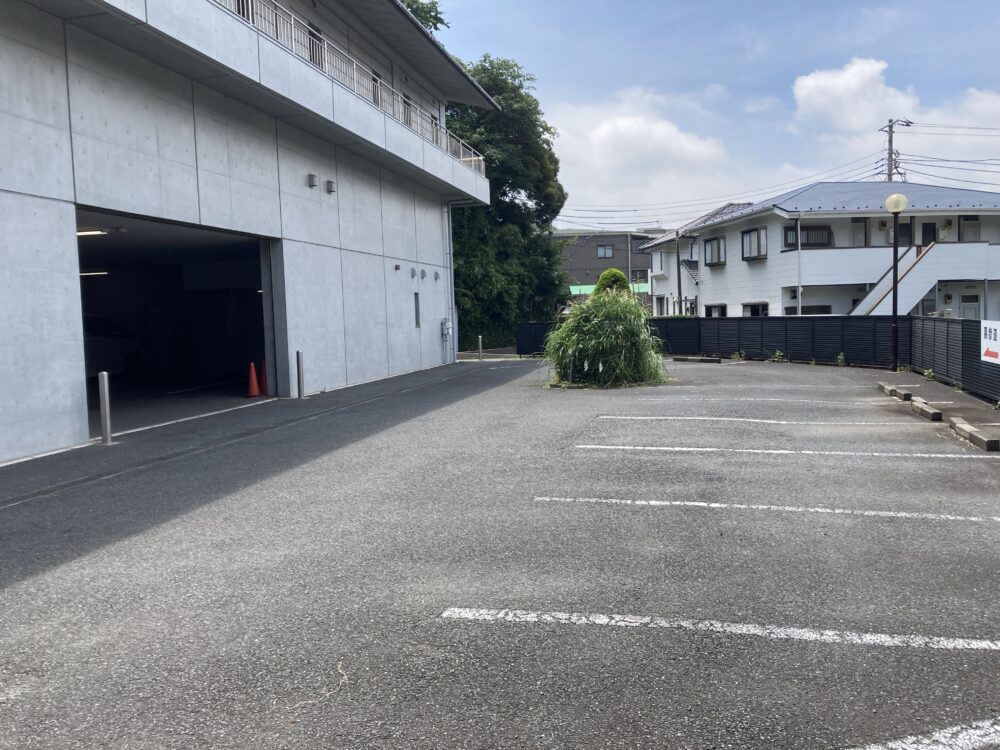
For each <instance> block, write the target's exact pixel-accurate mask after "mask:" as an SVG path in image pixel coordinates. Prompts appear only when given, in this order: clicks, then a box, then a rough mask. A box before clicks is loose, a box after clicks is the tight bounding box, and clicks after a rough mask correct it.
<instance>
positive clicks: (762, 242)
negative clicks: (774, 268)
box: [741, 227, 767, 260]
mask: <svg viewBox="0 0 1000 750" xmlns="http://www.w3.org/2000/svg"><path fill="white" fill-rule="evenodd" d="M741 236H742V239H743V260H762V259H764V258H766V257H767V227H755V228H753V229H748V230H746V231H745V232H743V233H742V235H741Z"/></svg>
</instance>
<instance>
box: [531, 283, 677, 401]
mask: <svg viewBox="0 0 1000 750" xmlns="http://www.w3.org/2000/svg"><path fill="white" fill-rule="evenodd" d="M605 273H607V272H605ZM619 273H620V272H619ZM622 278H624V275H623V276H622ZM647 317H648V313H647V312H646V309H645V308H644V307H643V305H642V303H641V302H639V300H637V299H636V298H635V296H634V295H633V294H632V293H631V292H628V291H622V290H619V289H609V290H606V291H604V292H603V293H602V294H597V293H596V292H595V293H594V294H593V295H592V296H591V297H590V299H588V300H587V301H586V302H583V303H581V304H579V305H576V306H575V307H574V308H573V309H572V311H571V312H570V314H569V317H568V318H567V319H566V320H565V322H563V323H562V324H561V325H559V326H557V327H556V328H555V329H554V330H553V331H552V332H551V333H549V335H548V338H547V339H546V341H545V359H546V360H547V361H548V362H549V364H550V365H551V366H552V368H553V370H555V377H556V381H557V382H559V383H576V384H584V385H593V386H597V387H602V388H611V387H613V386H620V385H637V384H639V383H663V382H664V381H666V375H665V374H664V372H663V358H662V356H661V354H660V351H661V348H660V340H659V339H658V338H656V337H655V336H654V335H653V334H652V332H651V331H650V330H649V323H648V321H647Z"/></svg>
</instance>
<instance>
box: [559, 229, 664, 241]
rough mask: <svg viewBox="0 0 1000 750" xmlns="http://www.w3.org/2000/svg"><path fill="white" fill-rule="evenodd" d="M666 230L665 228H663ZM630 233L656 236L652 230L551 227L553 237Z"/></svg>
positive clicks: (648, 237) (619, 235)
mask: <svg viewBox="0 0 1000 750" xmlns="http://www.w3.org/2000/svg"><path fill="white" fill-rule="evenodd" d="M665 231H666V230H665ZM629 234H630V235H632V236H633V237H635V238H636V239H646V240H648V239H650V238H652V237H656V236H657V233H654V232H649V231H645V232H637V231H634V230H633V231H630V230H628V229H553V230H552V236H553V237H624V236H626V235H629Z"/></svg>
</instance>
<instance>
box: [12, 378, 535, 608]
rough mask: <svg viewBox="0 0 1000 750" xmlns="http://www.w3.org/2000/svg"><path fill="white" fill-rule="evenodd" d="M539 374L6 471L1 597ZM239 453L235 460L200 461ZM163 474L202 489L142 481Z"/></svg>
mask: <svg viewBox="0 0 1000 750" xmlns="http://www.w3.org/2000/svg"><path fill="white" fill-rule="evenodd" d="M537 367H538V365H537V363H534V362H525V363H524V364H523V365H520V364H513V366H508V367H504V368H495V367H493V368H491V367H490V366H489V365H488V363H485V362H484V363H483V364H482V365H480V364H478V363H477V364H463V365H452V366H448V367H444V368H439V369H437V370H433V371H426V372H422V373H414V374H412V375H405V376H401V377H397V378H391V379H389V380H384V381H378V382H377V383H369V384H366V385H362V386H355V387H352V388H345V389H341V390H338V391H332V392H329V393H326V394H321V395H320V396H317V397H313V398H310V399H308V400H304V401H298V400H294V401H293V400H287V401H276V402H271V403H269V404H263V405H261V406H260V407H258V408H254V409H245V410H241V411H236V412H229V413H226V414H222V415H218V416H215V417H209V418H206V419H204V420H199V421H195V422H188V423H184V424H180V425H172V426H170V427H165V428H161V429H157V430H152V431H150V432H147V433H139V434H136V435H134V436H130V439H129V440H128V441H126V442H123V444H122V445H119V446H114V447H111V448H104V447H100V446H96V445H95V446H90V447H87V448H82V449H80V450H77V451H71V452H68V453H63V454H59V455H55V456H49V457H45V458H40V459H37V460H35V461H28V462H24V463H20V464H14V465H11V466H7V467H3V468H0V488H2V489H0V589H3V588H6V587H8V586H11V585H13V584H15V583H17V582H20V581H23V580H25V579H27V578H30V577H31V576H34V575H37V574H39V573H42V572H44V571H46V570H48V569H51V568H54V567H56V566H59V565H62V564H64V563H66V562H69V561H71V560H74V559H76V558H78V557H81V556H83V555H86V554H89V553H91V552H93V551H95V550H98V549H100V548H102V547H104V546H107V545H110V544H113V543H115V542H117V541H120V540H122V539H125V538H127V537H130V536H132V535H135V534H138V533H141V532H143V531H145V530H147V529H150V528H152V527H154V526H156V525H158V524H162V523H164V522H166V521H169V520H170V519H173V518H175V517H177V516H180V515H182V514H184V513H187V512H189V511H191V510H193V509H195V508H197V507H200V506H202V505H206V504H208V503H211V502H213V501H214V500H216V499H218V498H220V497H223V496H225V495H227V494H231V493H233V492H237V491H239V490H241V489H243V488H246V487H248V486H251V485H254V484H256V483H258V482H261V481H263V480H265V479H267V478H269V477H271V476H274V475H277V474H280V473H282V472H286V471H289V470H291V469H294V468H295V467H297V466H300V465H302V464H306V463H308V462H310V461H312V460H314V459H316V458H317V457H319V456H323V455H325V454H328V453H331V452H334V451H336V450H338V449H340V448H343V447H345V446H347V445H350V444H352V443H354V442H357V441H359V440H363V439H364V438H366V437H369V436H372V435H375V434H377V433H379V432H382V431H385V430H388V429H391V428H393V427H395V426H397V425H400V424H403V423H405V422H407V421H409V420H411V419H415V418H417V417H420V416H423V415H426V414H429V413H431V412H434V411H436V410H438V409H441V408H444V407H448V406H452V405H454V404H456V403H459V402H461V401H463V400H466V399H469V398H472V397H474V396H477V395H478V394H481V393H483V392H485V391H488V390H491V389H493V388H496V387H499V386H502V385H504V384H506V383H508V382H510V381H512V380H515V379H516V378H519V377H521V376H523V375H525V374H528V373H530V372H533V371H535V370H536V369H537ZM230 447H232V448H233V449H234V450H230V451H228V452H227V455H226V456H225V460H216V461H210V462H204V461H203V462H194V461H191V460H190V459H192V458H193V457H196V456H204V455H206V454H209V453H213V452H221V451H224V450H225V449H227V448H230ZM378 458H379V457H378V456H372V460H373V461H376V460H378ZM160 467H164V468H165V467H170V470H171V471H173V472H176V476H177V477H178V479H179V480H180V479H181V478H182V479H183V484H185V485H187V486H188V488H190V486H191V485H192V484H194V485H196V486H197V487H198V488H199V489H198V491H195V492H191V491H190V490H187V491H184V490H177V489H173V490H172V489H171V487H170V486H169V485H166V486H165V485H164V484H163V483H162V480H161V481H160V483H159V484H157V483H150V484H143V483H142V481H141V480H142V477H143V474H144V473H148V472H149V471H150V470H152V469H155V468H160ZM192 471H194V472H196V474H195V475H194V476H192V474H191V472H192ZM197 473H200V476H198V474H197ZM136 478H138V479H139V481H132V482H130V481H128V480H129V479H136ZM332 479H334V480H335V477H332ZM178 484H181V482H178ZM135 485H138V486H139V487H140V490H139V491H138V493H137V492H136V490H135Z"/></svg>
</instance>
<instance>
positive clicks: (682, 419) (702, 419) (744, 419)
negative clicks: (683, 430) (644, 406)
mask: <svg viewBox="0 0 1000 750" xmlns="http://www.w3.org/2000/svg"><path fill="white" fill-rule="evenodd" d="M598 419H614V420H623V421H630V422H632V421H634V422H752V423H754V424H786V425H833V426H838V425H841V426H850V427H856V426H872V427H876V426H877V427H887V426H890V425H923V423H924V422H925V421H926V420H921V421H918V420H916V419H911V420H909V421H906V422H830V421H829V420H827V421H822V422H819V421H796V420H790V419H751V418H750V417H620V416H605V415H601V416H599V417H598Z"/></svg>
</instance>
